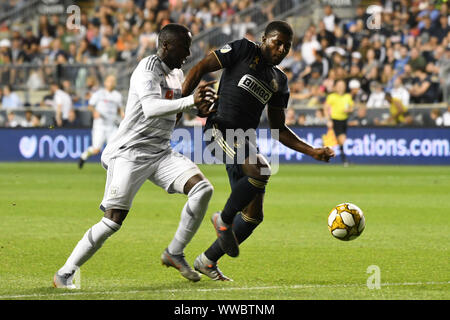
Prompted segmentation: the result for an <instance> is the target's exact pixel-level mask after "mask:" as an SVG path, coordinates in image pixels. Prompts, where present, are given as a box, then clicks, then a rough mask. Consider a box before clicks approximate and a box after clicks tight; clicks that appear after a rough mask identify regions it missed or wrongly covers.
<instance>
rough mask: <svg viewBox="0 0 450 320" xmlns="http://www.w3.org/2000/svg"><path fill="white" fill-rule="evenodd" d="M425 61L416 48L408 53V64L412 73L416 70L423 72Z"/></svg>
mask: <svg viewBox="0 0 450 320" xmlns="http://www.w3.org/2000/svg"><path fill="white" fill-rule="evenodd" d="M426 63H427V61H426V60H425V58H424V57H423V56H422V55H421V54H420V52H419V50H418V49H417V48H412V49H411V52H410V59H409V62H408V64H409V65H410V66H411V68H412V70H413V72H414V71H416V70H419V69H420V70H423V69H425V65H426Z"/></svg>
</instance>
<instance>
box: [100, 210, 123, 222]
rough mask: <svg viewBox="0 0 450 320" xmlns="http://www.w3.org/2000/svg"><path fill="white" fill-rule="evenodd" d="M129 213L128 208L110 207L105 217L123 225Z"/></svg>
mask: <svg viewBox="0 0 450 320" xmlns="http://www.w3.org/2000/svg"><path fill="white" fill-rule="evenodd" d="M127 214H128V210H120V209H110V210H106V211H105V214H104V217H105V218H108V219H109V220H111V221H114V222H115V223H117V224H120V225H121V224H122V222H123V220H125V218H126V217H127Z"/></svg>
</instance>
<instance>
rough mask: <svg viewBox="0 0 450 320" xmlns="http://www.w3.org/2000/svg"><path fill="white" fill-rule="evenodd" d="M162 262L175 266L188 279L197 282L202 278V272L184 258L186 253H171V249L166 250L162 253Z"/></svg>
mask: <svg viewBox="0 0 450 320" xmlns="http://www.w3.org/2000/svg"><path fill="white" fill-rule="evenodd" d="M161 262H162V264H163V265H164V266H166V267H174V268H175V269H177V270H178V271H180V273H181V275H182V276H183V277H185V278H186V279H188V280H190V281H193V282H197V281H199V280H200V274H199V273H198V272H196V271H194V270H192V268H191V266H190V265H189V264H188V263H187V261H186V259H185V258H184V254H179V255H175V254H171V253H170V252H169V250H167V248H166V250H164V252H163V253H162V255H161Z"/></svg>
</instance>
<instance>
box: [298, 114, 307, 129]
mask: <svg viewBox="0 0 450 320" xmlns="http://www.w3.org/2000/svg"><path fill="white" fill-rule="evenodd" d="M297 125H299V126H304V125H306V115H305V114H304V113H300V114H299V115H298V117H297Z"/></svg>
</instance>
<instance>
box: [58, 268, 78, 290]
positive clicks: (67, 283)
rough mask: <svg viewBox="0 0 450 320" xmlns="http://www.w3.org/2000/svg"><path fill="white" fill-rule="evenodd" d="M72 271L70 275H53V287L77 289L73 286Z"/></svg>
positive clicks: (73, 273)
mask: <svg viewBox="0 0 450 320" xmlns="http://www.w3.org/2000/svg"><path fill="white" fill-rule="evenodd" d="M75 271H76V270H74V271H73V272H72V273H64V274H62V275H60V274H58V272H56V273H55V275H54V276H53V287H55V288H59V289H70V290H73V289H77V287H76V286H75V285H74V284H73V276H74V275H75Z"/></svg>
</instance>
